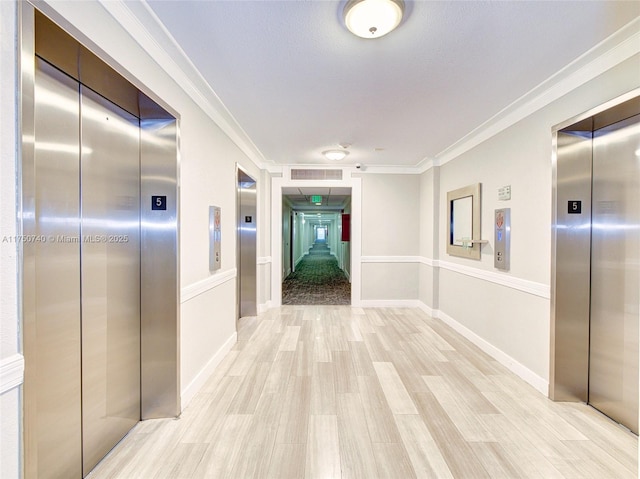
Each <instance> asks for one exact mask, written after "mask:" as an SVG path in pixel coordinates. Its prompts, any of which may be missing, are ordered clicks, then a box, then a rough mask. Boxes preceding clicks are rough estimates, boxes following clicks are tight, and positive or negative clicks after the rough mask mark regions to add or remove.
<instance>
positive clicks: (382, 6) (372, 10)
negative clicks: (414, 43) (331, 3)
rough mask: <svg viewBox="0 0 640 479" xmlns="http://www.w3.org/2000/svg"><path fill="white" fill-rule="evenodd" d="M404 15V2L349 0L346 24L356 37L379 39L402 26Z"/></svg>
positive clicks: (346, 8) (346, 9) (345, 16)
mask: <svg viewBox="0 0 640 479" xmlns="http://www.w3.org/2000/svg"><path fill="white" fill-rule="evenodd" d="M403 13H404V1H403V0H349V1H348V2H347V4H346V5H345V6H344V23H345V24H346V26H347V28H348V29H349V31H350V32H351V33H353V34H354V35H357V36H359V37H361V38H379V37H381V36H383V35H386V34H387V33H389V32H390V31H392V30H393V29H394V28H396V27H397V26H398V25H399V24H400V21H401V20H402V14H403Z"/></svg>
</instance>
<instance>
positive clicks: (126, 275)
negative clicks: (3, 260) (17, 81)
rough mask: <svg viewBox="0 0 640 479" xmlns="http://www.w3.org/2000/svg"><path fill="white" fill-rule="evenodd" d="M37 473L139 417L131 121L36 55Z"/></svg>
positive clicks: (86, 462) (59, 474) (89, 464)
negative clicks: (39, 240)
mask: <svg viewBox="0 0 640 479" xmlns="http://www.w3.org/2000/svg"><path fill="white" fill-rule="evenodd" d="M34 96H35V111H36V115H35V152H36V154H35V155H36V157H35V165H36V166H35V172H34V174H35V178H36V185H37V188H36V197H35V212H36V213H35V214H36V218H35V223H36V231H37V237H39V238H44V239H43V240H42V241H41V242H40V243H39V246H38V250H37V253H36V257H35V265H34V268H35V273H36V284H35V296H36V298H37V299H36V304H37V308H36V317H35V323H36V325H35V327H36V330H37V358H36V361H37V368H36V370H37V378H36V382H37V393H36V417H37V419H36V423H37V433H36V434H35V435H34V436H35V438H36V441H37V445H36V447H37V451H38V454H37V462H38V464H37V476H38V477H39V478H74V477H83V476H86V475H87V474H88V473H89V472H90V471H91V469H93V467H94V466H95V465H96V464H97V463H98V462H99V461H100V459H102V457H104V455H105V454H106V453H107V452H109V450H110V449H111V448H113V446H114V445H115V444H116V443H117V442H118V441H119V440H120V439H122V437H124V435H125V434H126V433H127V432H128V431H129V430H130V429H131V428H132V427H133V426H134V425H135V424H136V423H137V422H138V421H139V419H140V191H139V189H140V166H139V165H140V153H139V151H140V147H139V145H140V131H139V120H138V119H137V118H136V117H134V116H132V115H130V114H128V113H127V112H125V111H124V110H122V109H120V108H119V107H117V106H116V105H114V104H112V103H111V102H109V101H108V100H105V99H104V98H102V97H101V96H99V95H97V94H96V93H94V92H93V91H91V90H89V89H87V88H85V87H84V86H82V85H80V84H79V83H78V82H77V81H75V80H73V79H71V78H70V77H68V76H67V75H65V74H64V73H62V72H60V71H59V70H57V69H56V68H54V67H52V66H51V65H49V64H48V63H46V62H44V61H42V60H40V59H37V62H36V75H35V90H34Z"/></svg>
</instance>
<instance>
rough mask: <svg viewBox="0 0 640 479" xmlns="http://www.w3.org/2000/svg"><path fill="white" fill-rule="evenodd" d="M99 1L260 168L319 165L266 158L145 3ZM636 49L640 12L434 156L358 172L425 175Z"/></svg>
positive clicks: (274, 171)
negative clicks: (407, 164) (289, 162)
mask: <svg viewBox="0 0 640 479" xmlns="http://www.w3.org/2000/svg"><path fill="white" fill-rule="evenodd" d="M99 1H100V3H101V5H102V6H103V8H104V9H105V10H106V11H107V12H109V13H110V14H111V16H112V17H113V18H114V19H115V20H116V21H117V22H118V23H119V24H120V25H121V26H122V27H123V28H124V29H125V30H126V31H127V32H135V35H134V34H132V33H131V34H130V37H131V38H132V39H133V40H134V41H135V42H136V43H138V44H139V45H140V47H141V48H142V49H143V50H144V51H145V52H146V53H147V54H148V55H149V56H150V57H151V58H153V59H154V60H155V61H156V63H157V64H158V65H159V66H160V67H161V68H162V69H163V70H164V71H165V72H166V73H167V74H168V75H169V76H170V77H172V78H173V79H174V81H175V82H176V84H177V85H178V86H180V87H181V88H182V89H183V90H184V91H185V92H186V93H187V95H189V97H190V98H192V99H193V101H194V102H195V103H196V104H197V105H199V106H200V107H201V108H202V109H203V111H205V113H206V114H207V115H208V116H209V117H210V118H211V119H212V120H213V121H214V122H215V123H216V124H217V125H218V126H219V127H220V129H221V130H222V131H223V132H224V133H225V134H226V135H227V136H228V137H229V138H230V139H231V141H233V142H234V143H235V144H236V145H237V146H238V148H240V150H242V152H243V153H245V154H246V155H247V157H248V158H249V159H250V160H251V161H252V162H253V163H255V165H256V166H257V167H258V168H260V169H264V170H267V171H268V172H269V173H272V174H278V173H281V172H282V171H283V168H286V167H317V165H297V164H277V163H274V162H273V161H267V160H266V159H265V157H264V155H263V154H262V152H261V151H260V150H259V149H258V147H257V146H256V145H255V144H254V143H253V141H252V140H251V138H250V137H249V136H248V135H247V133H246V132H245V131H244V130H243V129H242V127H241V126H240V124H239V123H238V122H237V121H236V120H235V118H234V117H233V115H232V114H231V112H229V110H228V109H227V108H226V106H225V105H224V104H223V103H222V101H221V100H220V98H219V97H218V96H217V94H216V93H215V92H214V90H213V89H212V88H211V86H210V85H209V84H208V83H207V82H206V80H205V79H204V77H203V76H202V74H201V73H200V72H199V71H198V69H197V68H196V67H195V65H194V64H193V63H192V62H191V60H190V59H189V58H188V56H187V55H186V53H185V52H184V50H183V49H182V48H181V47H180V45H179V44H178V43H177V42H176V40H175V39H174V38H173V36H171V34H170V33H169V31H168V30H167V29H166V27H164V25H163V24H162V22H160V20H159V19H158V17H157V16H156V15H155V13H154V12H153V10H152V9H151V7H149V5H148V4H147V3H146V2H125V1H123V0H99ZM637 53H640V17H638V18H636V19H634V20H633V21H631V22H630V23H628V24H627V25H625V26H624V27H622V28H621V29H620V30H618V31H617V32H615V33H613V34H612V35H610V36H609V37H608V38H606V39H605V40H603V41H602V42H600V43H599V44H597V45H596V46H594V47H593V48H591V49H590V50H589V51H587V52H586V53H584V54H583V55H582V56H580V57H578V58H577V59H576V60H574V61H573V62H571V63H569V64H568V65H567V66H565V67H564V68H563V69H561V70H560V71H558V72H557V73H555V74H553V75H552V76H550V77H549V78H547V79H546V80H544V81H543V82H542V83H540V84H539V85H538V86H536V87H534V88H533V89H532V90H530V91H529V92H527V93H526V94H524V95H523V96H521V97H520V98H518V99H517V100H515V101H514V102H512V103H511V104H510V105H508V106H507V107H505V108H504V109H502V110H501V111H500V112H498V113H497V114H495V115H494V116H493V117H491V118H490V119H488V120H487V121H486V122H484V123H483V124H481V125H480V126H478V127H477V128H475V129H474V130H472V131H471V132H469V133H467V134H466V135H465V136H463V137H462V138H460V140H458V141H456V142H455V143H453V144H452V145H450V146H449V147H447V148H445V149H444V150H443V151H441V152H440V153H438V154H437V155H436V156H435V157H433V158H430V157H428V158H424V159H423V160H421V161H420V162H418V163H417V164H416V165H413V166H391V165H386V166H373V165H371V166H365V167H364V168H363V169H362V170H359V171H358V173H362V174H367V173H369V174H376V173H378V174H422V173H424V172H426V171H428V170H429V169H431V168H434V167H437V166H442V165H444V164H446V163H448V162H449V161H452V160H454V159H455V158H457V157H459V156H460V155H462V154H463V153H465V152H467V151H469V150H470V149H472V148H474V147H475V146H477V145H479V144H480V143H482V142H484V141H486V140H487V139H489V138H491V137H493V136H495V135H497V134H498V133H500V132H502V131H504V130H505V129H507V128H508V127H510V126H511V125H513V124H515V123H517V122H518V121H520V120H522V119H524V118H526V117H527V116H529V115H531V114H532V113H534V112H536V111H538V110H540V109H542V108H544V107H545V106H547V105H549V104H550V103H551V102H553V101H555V100H557V99H559V98H560V97H562V96H563V95H565V94H567V93H569V92H570V91H572V90H574V89H576V88H578V87H580V86H581V85H583V84H585V83H586V82H588V81H590V80H592V79H594V78H595V77H597V76H598V75H600V74H602V73H604V72H606V71H607V70H609V69H611V68H612V67H614V66H615V65H617V64H619V63H622V62H623V61H625V60H627V59H628V58H630V57H631V56H633V55H635V54H637Z"/></svg>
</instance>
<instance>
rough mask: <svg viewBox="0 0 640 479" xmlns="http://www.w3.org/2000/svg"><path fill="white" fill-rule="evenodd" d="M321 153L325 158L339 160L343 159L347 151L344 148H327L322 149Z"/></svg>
mask: <svg viewBox="0 0 640 479" xmlns="http://www.w3.org/2000/svg"><path fill="white" fill-rule="evenodd" d="M322 154H323V155H324V156H325V158H326V159H327V160H332V161H340V160H344V159H345V158H346V156H347V155H348V154H349V152H348V151H345V150H327V151H323V152H322Z"/></svg>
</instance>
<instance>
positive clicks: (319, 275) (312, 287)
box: [282, 248, 351, 305]
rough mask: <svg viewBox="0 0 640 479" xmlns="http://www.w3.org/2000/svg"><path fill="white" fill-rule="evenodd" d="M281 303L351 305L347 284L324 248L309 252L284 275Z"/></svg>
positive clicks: (343, 275)
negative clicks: (294, 268) (291, 271)
mask: <svg viewBox="0 0 640 479" xmlns="http://www.w3.org/2000/svg"><path fill="white" fill-rule="evenodd" d="M312 250H313V248H312ZM282 304H309V305H311V304H351V284H350V283H349V280H348V279H347V277H346V276H345V274H344V271H342V270H341V269H340V267H339V266H338V261H337V259H336V258H335V257H334V256H331V255H330V254H329V250H328V248H327V250H326V252H323V253H321V252H320V251H318V250H317V249H316V250H315V252H312V251H309V254H308V255H306V256H305V257H304V258H303V259H302V261H300V263H298V266H297V267H296V270H295V271H294V272H293V273H291V274H290V275H289V276H287V278H286V279H285V280H284V282H283V283H282Z"/></svg>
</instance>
